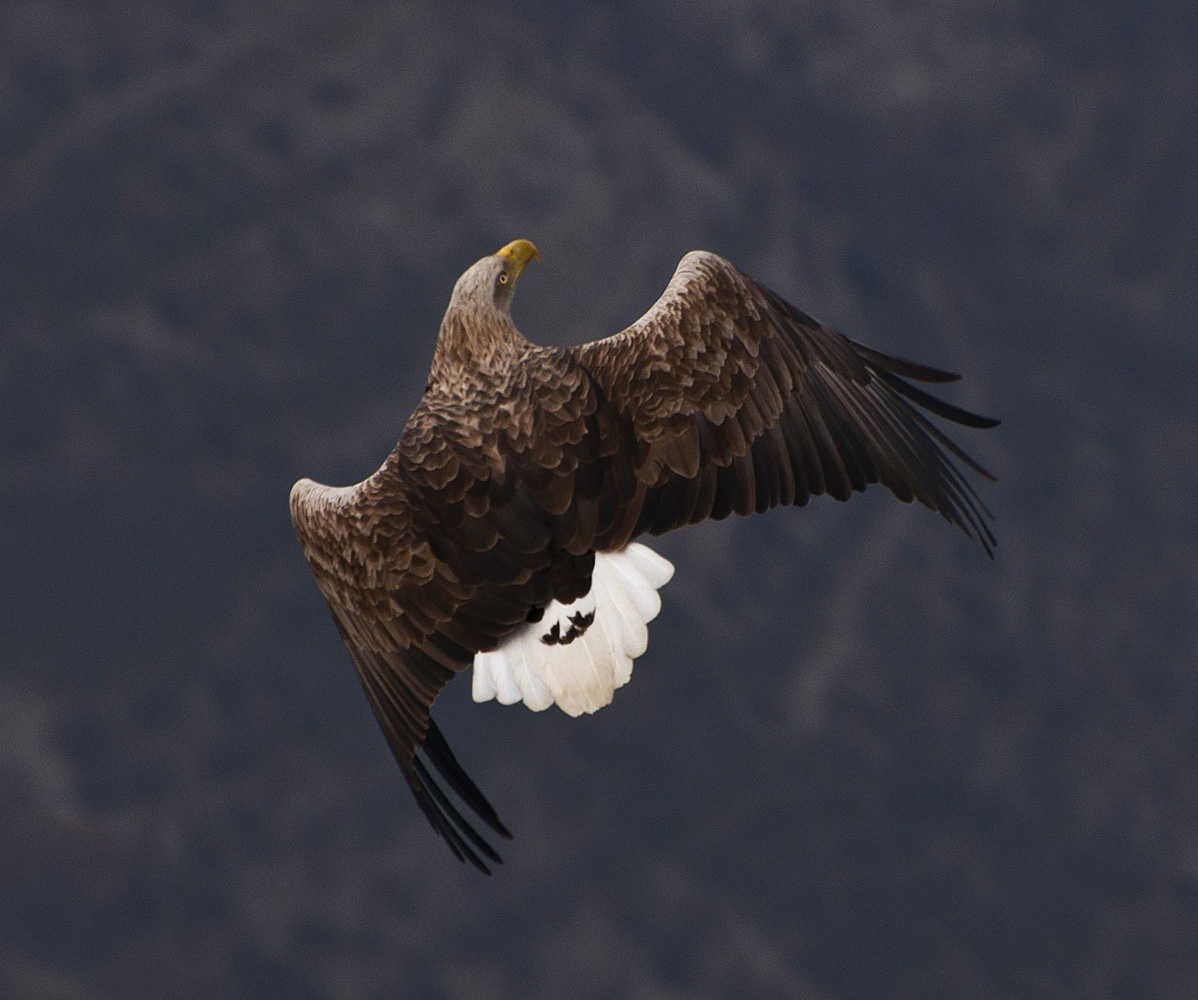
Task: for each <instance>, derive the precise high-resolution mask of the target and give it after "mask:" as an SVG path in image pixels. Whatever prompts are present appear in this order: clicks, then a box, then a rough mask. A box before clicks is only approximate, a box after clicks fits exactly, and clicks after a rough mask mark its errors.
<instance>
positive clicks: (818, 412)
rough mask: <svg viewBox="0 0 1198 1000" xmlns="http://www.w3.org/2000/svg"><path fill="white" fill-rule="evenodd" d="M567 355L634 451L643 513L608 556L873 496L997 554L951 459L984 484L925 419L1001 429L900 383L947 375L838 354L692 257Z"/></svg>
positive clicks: (841, 341)
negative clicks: (656, 538) (890, 498)
mask: <svg viewBox="0 0 1198 1000" xmlns="http://www.w3.org/2000/svg"><path fill="white" fill-rule="evenodd" d="M574 354H575V357H576V358H577V359H578V361H579V362H580V364H581V365H582V366H583V368H584V369H586V371H587V372H588V373H589V374H590V375H591V377H592V379H594V381H595V382H596V383H597V384H598V385H599V387H600V388H601V389H602V391H603V393H604V394H605V395H606V397H607V399H608V400H609V402H610V404H611V405H612V406H614V407H615V408H616V409H617V410H618V411H619V412H620V413H621V414H622V415H623V417H624V419H625V420H628V421H630V422H631V424H632V426H633V428H634V431H635V437H636V440H637V449H636V453H635V456H634V457H633V458H632V459H631V461H632V465H633V469H632V471H633V473H634V474H635V476H636V479H637V481H638V483H639V484H640V489H639V490H638V493H637V497H636V500H637V501H638V502H636V503H633V504H630V508H631V510H632V513H631V514H630V515H629V518H628V520H626V521H625V522H624V523H623V524H622V525H617V526H616V527H615V530H614V531H613V532H612V533H611V534H610V535H609V537H608V538H606V539H605V542H606V543H607V544H609V545H619V544H622V543H623V541H624V540H626V537H625V536H626V535H628V534H630V535H631V536H635V535H637V534H640V533H641V532H645V531H647V532H651V533H653V534H661V533H663V532H665V531H670V530H672V529H674V528H678V527H681V526H682V525H686V524H695V523H697V522H699V521H702V520H705V519H707V518H709V517H710V518H717V519H719V518H723V517H727V516H728V515H729V514H731V513H736V514H741V515H744V514H750V513H753V512H755V511H764V510H768V509H769V508H771V507H775V506H778V505H791V504H794V505H800V506H801V505H803V504H805V503H806V502H807V500H808V499H809V498H810V497H812V496H818V495H820V494H825V493H826V494H828V495H830V496H833V497H835V498H836V499H838V500H847V499H848V498H849V497H850V496H851V495H852V493H853V492H854V491H859V490H863V489H865V487H866V486H867V485H868V484H870V483H877V482H880V483H882V484H883V485H884V486H886V487H887V488H888V489H889V490H890V491H891V492H892V493H893V494H894V495H895V496H896V497H898V498H899V499H900V500H903V501H905V502H910V501H912V500H918V501H919V502H920V503H922V504H923V505H924V506H926V507H928V508H930V509H931V510H933V511H937V512H939V513H940V514H942V515H943V516H944V517H945V518H947V519H948V520H949V521H951V522H952V523H954V524H956V525H958V526H960V527H961V528H962V529H963V530H964V531H965V532H966V534H968V535H970V536H971V537H974V538H976V539H978V541H980V542H981V544H982V545H983V547H984V548H985V549H986V551H987V553H989V554H993V546H994V544H995V539H994V535H993V534H992V532H991V530H990V526H989V523H988V522H989V520H990V514H989V512H988V511H987V510H986V507H985V505H984V504H983V503H982V501H981V500H980V498H979V497H978V495H977V493H976V492H975V490H974V488H973V486H972V485H971V484H970V482H969V481H968V480H967V479H966V477H965V475H964V474H963V473H962V471H961V469H960V468H959V467H958V465H957V464H956V462H955V461H954V459H956V460H957V461H959V462H960V463H962V464H963V465H965V466H967V467H968V468H969V469H972V470H973V471H974V472H976V473H978V474H979V475H981V476H983V477H985V478H987V479H992V478H993V476H991V475H990V473H988V472H987V471H986V470H985V469H984V468H982V466H980V465H979V464H978V463H977V462H975V461H974V460H973V459H972V458H970V457H969V456H968V455H967V454H965V452H963V451H962V450H961V449H960V448H959V447H958V446H957V445H956V444H955V443H953V442H952V441H951V440H949V438H948V437H947V436H945V434H944V433H943V432H942V431H940V430H939V428H937V427H936V426H935V425H934V424H933V423H932V422H931V421H930V420H929V419H928V418H927V416H925V414H924V413H923V412H922V411H923V410H926V411H927V412H928V413H931V414H934V415H935V416H938V417H942V418H944V419H946V420H950V421H952V422H954V423H957V424H962V425H964V426H966V427H979V428H986V427H993V426H995V425H996V424H997V423H998V421H997V420H992V419H990V418H987V417H981V416H977V415H976V414H973V413H969V412H967V411H965V410H962V409H959V408H958V407H955V406H952V405H951V404H949V403H946V402H944V401H943V400H940V399H937V398H936V397H934V396H931V395H929V394H927V393H926V392H924V391H923V390H921V389H919V388H916V387H915V386H914V385H912V384H911V382H910V381H908V380H909V379H910V380H915V381H919V382H951V381H954V380H956V379H957V378H958V376H957V375H953V374H951V373H949V372H943V371H939V370H937V369H935V368H928V367H926V366H924V365H919V364H915V363H913V362H910V361H904V360H902V359H901V358H895V357H891V356H889V355H886V354H882V353H881V352H879V351H874V350H871V349H870V348H868V347H864V346H862V345H861V344H857V343H855V342H853V341H851V340H849V339H848V338H847V337H844V336H842V335H841V334H839V333H837V332H836V331H835V330H832V329H830V328H829V327H827V326H825V325H824V324H822V323H820V322H819V321H818V320H815V319H813V318H812V317H810V316H808V315H806V314H805V313H803V312H802V311H800V310H799V309H796V308H795V307H794V306H792V305H790V304H789V303H787V302H785V301H783V300H782V299H781V298H779V297H778V296H777V295H776V294H774V293H773V292H771V291H770V290H769V289H768V288H765V287H764V286H762V285H759V284H757V283H756V282H755V281H753V280H752V279H751V278H749V277H748V276H747V275H745V274H742V273H741V272H740V271H738V270H737V269H736V268H735V267H733V266H732V265H731V264H729V263H728V262H727V261H726V260H724V259H722V258H721V257H718V256H716V255H715V254H711V253H705V252H699V251H697V252H693V253H689V254H687V255H686V256H685V257H683V259H682V262H681V263H680V264H679V265H678V269H677V271H675V273H674V277H673V278H672V279H671V280H670V283H669V285H668V286H667V288H666V290H665V292H664V293H663V294H662V296H661V298H660V299H658V301H657V302H656V304H654V306H653V307H652V308H651V309H650V310H649V311H648V312H647V313H646V314H645V315H644V316H642V317H641V318H640V319H639V320H637V322H636V323H634V324H633V325H632V326H630V327H629V328H628V329H627V330H625V331H623V332H622V333H618V334H616V335H615V336H612V337H608V338H607V339H605V340H598V341H594V342H592V343H589V344H584V345H581V346H580V347H577V348H575V349H574Z"/></svg>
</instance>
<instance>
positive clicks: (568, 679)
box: [473, 542, 674, 716]
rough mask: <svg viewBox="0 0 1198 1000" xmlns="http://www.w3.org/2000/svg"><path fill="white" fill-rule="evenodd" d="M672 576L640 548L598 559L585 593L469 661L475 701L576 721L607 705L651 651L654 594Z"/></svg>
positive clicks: (657, 603)
mask: <svg viewBox="0 0 1198 1000" xmlns="http://www.w3.org/2000/svg"><path fill="white" fill-rule="evenodd" d="M673 575H674V567H673V564H671V563H670V562H669V560H667V559H664V558H662V557H661V556H659V555H658V554H657V553H656V552H654V551H653V550H652V549H650V548H648V547H647V546H645V545H641V544H640V543H639V542H632V543H631V544H629V545H628V546H627V547H626V548H624V549H622V550H620V551H619V552H598V553H596V554H595V569H594V571H593V572H592V574H591V589H590V592H589V593H587V594H586V595H585V596H584V597H581V598H579V599H578V600H577V601H575V602H574V603H573V604H568V605H564V604H559V603H558V602H557V601H553V602H551V603H550V604H549V605H548V607H546V608H545V612H544V614H543V616H542V617H541V619H540V620H539V621H537V622H527V623H525V624H524V625H522V626H520V628H518V629H517V630H516V631H515V632H513V633H512V634H511V635H510V636H508V637H507V638H506V639H505V640H504V641H503V642H502V643H501V644H500V645H499V647H498V648H497V649H494V650H492V651H491V652H489V653H478V654H477V655H476V656H475V657H474V686H473V696H474V700H475V701H489V700H490V699H491V698H495V699H497V700H498V701H499V702H500V704H503V705H511V704H514V703H515V702H517V701H523V702H524V704H526V705H527V706H528V707H529V708H531V709H532V710H533V711H534V712H540V711H542V710H544V709H546V708H548V707H549V706H550V705H553V704H557V705H558V706H559V707H560V708H561V709H562V711H564V712H566V713H567V714H569V715H574V716H577V715H581V714H583V713H584V712H588V713H589V712H595V711H598V710H599V709H600V708H602V707H603V706H604V705H607V704H610V703H611V700H612V696H613V694H614V692H615V690H616V688H618V687H622V686H623V685H624V684H627V683H628V681H629V679H630V678H631V677H632V661H633V660H635V659H636V658H637V657H638V656H640V655H641V654H642V653H643V652H644V651H645V650H646V649H647V648H648V645H649V628H648V625H649V622H651V621H652V620H653V619H654V618H656V617H657V614H658V612H659V611H661V597H660V596H659V595H658V593H657V591H658V589H659V588H661V587H664V586H665V585H666V583H668V582H669V580H670V578H671V577H672V576H673Z"/></svg>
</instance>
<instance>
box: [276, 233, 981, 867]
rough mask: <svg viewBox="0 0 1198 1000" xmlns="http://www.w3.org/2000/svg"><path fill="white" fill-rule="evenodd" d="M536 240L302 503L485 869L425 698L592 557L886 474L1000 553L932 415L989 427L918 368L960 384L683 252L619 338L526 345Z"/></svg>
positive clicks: (372, 653) (482, 292)
mask: <svg viewBox="0 0 1198 1000" xmlns="http://www.w3.org/2000/svg"><path fill="white" fill-rule="evenodd" d="M534 254H535V249H534V248H533V247H532V245H531V244H529V243H528V242H527V241H523V240H518V241H516V242H515V243H512V244H509V245H508V246H507V247H505V248H504V249H503V250H502V251H500V253H498V254H496V255H494V256H492V257H487V258H484V259H483V260H481V261H479V262H478V263H477V264H475V265H474V266H473V267H472V268H470V269H469V270H468V271H467V272H466V273H465V274H464V275H463V276H462V278H461V279H459V281H458V284H457V286H455V289H454V293H453V297H452V298H451V301H450V306H449V309H448V310H447V312H446V316H445V319H444V321H443V323H442V327H441V332H440V335H439V338H438V344H437V349H436V353H435V356H434V360H433V364H432V368H431V371H430V376H429V382H428V387H427V389H426V392H425V394H424V397H423V399H422V400H421V402H420V405H419V406H418V407H417V409H416V412H415V413H413V415H412V417H411V419H410V420H409V421H408V423H407V426H406V427H405V428H404V430H403V433H402V434H401V436H400V439H399V443H398V444H397V445H396V447H395V450H394V451H393V452H392V453H391V455H390V456H389V457H388V458H387V460H386V462H384V464H383V466H382V467H381V468H380V469H379V470H378V471H377V472H376V473H375V474H374V475H373V476H371V477H370V478H369V479H367V480H366V481H365V482H363V483H360V484H358V485H357V486H354V487H347V488H341V489H333V488H330V487H325V486H320V485H318V484H316V483H313V482H312V481H310V480H301V481H300V482H299V483H297V484H296V485H295V487H294V489H293V490H292V495H291V513H292V519H293V521H294V524H295V529H296V533H297V535H298V537H299V540H300V544H301V545H302V547H303V550H304V554H305V555H306V556H307V558H308V561H309V562H310V563H311V565H312V568H313V571H314V573H315V575H316V579H317V582H318V584H319V585H320V589H321V591H322V592H323V593H324V595H325V597H326V598H327V599H328V602H329V605H330V607H331V608H332V610H333V616H334V618H335V619H336V621H337V625H338V628H339V629H340V631H341V635H342V637H343V638H344V640H345V643H346V645H347V647H348V648H349V651H350V654H351V657H352V658H353V661H354V665H355V666H356V668H357V670H358V674H359V677H360V678H361V681H362V685H363V687H364V688H365V690H366V694H367V697H368V698H369V700H370V704H371V707H372V708H373V709H374V712H375V715H376V716H377V718H378V720H379V722H380V724H381V725H382V728H383V731H384V733H385V734H386V737H387V740H388V743H389V744H390V746H391V750H392V752H393V753H394V755H395V758H396V760H397V761H398V763H399V766H400V768H401V769H402V770H403V773H404V775H405V776H406V778H407V780H408V782H409V784H410V785H411V786H412V789H413V791H414V793H415V795H416V798H417V801H418V802H419V803H420V805H421V808H422V809H423V810H424V812H425V814H426V815H427V816H428V818H429V820H430V822H431V823H432V824H433V826H434V827H435V828H436V829H437V830H438V831H439V832H440V833H441V834H442V836H443V837H444V838H445V840H446V841H447V842H448V843H449V845H450V847H451V848H452V849H453V851H454V853H455V854H457V855H458V857H459V858H462V859H465V860H470V861H471V862H473V863H474V864H475V865H477V866H478V867H479V868H481V869H482V870H483V871H486V870H487V867H486V860H485V859H490V860H492V861H498V860H499V858H498V855H497V854H496V853H495V852H494V850H493V849H492V848H491V846H490V845H489V844H488V843H487V842H486V841H485V840H484V839H483V838H482V837H481V836H480V835H479V834H478V833H477V832H476V831H475V830H474V829H473V827H472V826H471V825H470V823H469V822H468V821H467V820H466V819H465V817H463V816H462V815H461V813H460V812H459V811H458V809H457V808H456V807H455V806H454V804H453V803H452V801H451V800H450V798H449V797H448V795H446V794H445V792H444V791H443V790H442V789H441V788H440V787H439V786H438V785H437V783H436V782H435V780H434V779H433V777H432V775H431V774H430V772H429V771H428V769H427V768H426V767H425V765H424V763H423V762H422V761H421V759H420V757H419V756H417V751H418V750H422V751H423V752H424V754H425V755H426V756H427V758H428V759H429V760H430V761H431V762H432V764H433V765H434V767H435V768H436V769H437V771H438V772H439V773H440V774H441V776H442V777H443V778H444V779H445V781H446V782H447V783H448V784H449V786H450V787H451V788H452V789H453V790H454V791H455V792H457V793H458V795H459V796H460V797H461V799H462V801H464V802H465V803H466V804H467V805H468V806H470V808H471V809H473V810H474V811H475V813H477V815H478V816H479V817H480V818H481V819H482V820H483V821H484V822H485V823H486V824H487V825H489V826H490V827H491V828H492V829H494V830H495V831H497V832H498V833H500V834H502V835H503V836H510V834H508V832H507V830H506V829H505V828H504V827H503V825H502V824H501V823H500V821H499V819H498V817H497V816H496V814H495V812H494V810H493V809H492V808H491V806H490V805H489V804H488V803H487V801H486V799H485V798H484V797H483V795H482V794H481V792H479V790H478V789H477V787H476V786H475V785H474V783H473V782H472V781H471V780H470V778H469V777H467V775H466V773H465V772H464V770H463V769H462V768H461V766H460V765H459V764H458V762H457V761H456V760H455V759H454V757H453V754H452V753H451V752H450V750H449V747H448V745H447V744H446V743H445V740H444V738H443V737H442V736H441V734H440V732H439V730H438V729H437V727H436V725H435V724H434V723H433V722H432V720H431V718H430V715H429V711H430V708H431V706H432V703H433V701H434V699H435V698H436V696H437V694H438V692H439V691H440V690H441V688H442V687H443V686H444V684H445V683H446V682H447V681H448V680H449V679H450V678H451V677H453V676H454V674H456V673H458V672H459V671H461V670H462V669H464V668H465V667H467V666H469V665H470V664H471V662H472V661H473V658H474V656H475V654H476V653H479V652H480V651H488V650H492V649H494V648H495V647H496V646H497V645H498V644H499V643H500V642H501V641H502V640H504V638H505V637H506V636H508V635H509V634H510V633H512V632H513V630H515V629H516V628H518V627H519V626H520V625H521V624H522V623H523V622H525V621H528V620H535V619H536V618H537V616H538V615H539V614H540V612H541V610H542V609H543V608H545V606H546V605H547V604H548V603H549V602H550V601H551V600H557V601H559V602H562V603H568V602H570V601H572V600H574V599H575V598H578V597H581V596H582V595H584V594H586V593H587V591H588V590H589V588H590V586H591V573H592V569H593V567H594V562H595V553H596V552H608V551H616V550H620V549H622V548H623V547H624V546H625V545H627V544H628V543H629V541H630V540H632V539H634V538H636V537H637V536H639V535H642V534H645V533H649V534H661V533H662V532H665V531H669V530H671V529H673V528H677V527H681V526H682V525H686V524H694V523H697V522H699V521H702V520H705V519H707V518H717V519H718V518H723V517H726V516H728V515H729V514H732V513H735V514H741V515H745V514H750V513H753V512H758V511H765V510H768V509H770V508H772V507H775V506H779V505H800V506H801V505H803V504H805V503H806V502H807V501H808V499H809V498H810V497H812V496H818V495H821V494H825V493H826V494H828V495H831V496H833V497H836V498H837V499H839V500H847V499H848V498H849V497H850V496H851V495H852V493H853V492H854V491H859V490H863V489H864V488H865V487H866V485H868V484H869V483H875V482H880V483H882V484H883V485H885V486H886V487H887V488H888V489H890V490H891V492H893V493H894V495H895V496H897V497H898V498H899V499H901V500H904V501H910V500H918V501H919V502H920V503H922V504H923V505H925V506H926V507H928V508H930V509H931V510H933V511H937V512H939V513H941V514H942V515H943V516H944V517H946V518H947V519H948V520H950V521H952V522H953V523H955V524H957V525H959V526H960V527H961V528H962V529H963V530H964V531H965V532H966V533H967V534H969V535H971V536H973V537H975V538H977V539H978V540H979V541H980V542H981V543H982V545H983V546H984V547H985V548H986V550H987V552H989V551H991V548H992V546H993V544H994V538H993V535H992V534H991V532H990V529H989V527H988V524H987V518H988V514H987V512H986V510H985V508H984V506H983V505H982V504H981V502H980V500H979V499H978V498H977V495H976V493H975V492H974V490H973V488H972V486H971V485H970V484H969V483H968V482H967V480H966V479H965V477H964V476H963V474H962V473H961V471H960V470H959V469H958V467H957V466H956V465H955V464H954V462H953V458H956V459H958V460H959V461H960V462H962V463H963V464H964V465H966V466H968V467H969V468H971V469H973V470H974V471H975V472H977V473H979V474H981V475H983V476H988V473H986V472H985V470H984V469H982V468H981V467H980V466H979V465H978V464H977V463H976V462H974V461H973V460H972V459H970V458H969V457H968V456H967V455H965V454H964V453H963V452H962V451H961V450H960V449H959V448H958V447H957V446H956V445H955V444H953V443H952V442H951V441H949V440H948V439H947V438H946V437H945V436H944V435H943V434H942V433H941V432H940V431H939V430H938V429H937V428H936V427H935V426H934V425H932V424H931V423H930V422H929V420H928V419H927V418H926V417H925V416H924V415H923V413H921V412H920V408H923V409H925V410H927V411H929V412H930V413H933V414H935V415H937V416H940V417H943V418H945V419H947V420H951V421H954V422H956V423H959V424H964V425H966V426H971V427H991V426H993V425H994V424H996V423H997V421H994V420H989V419H987V418H983V417H978V416H976V415H974V414H971V413H967V412H965V411H963V410H960V409H958V408H956V407H954V406H951V405H949V404H947V403H944V402H943V401H941V400H938V399H935V398H934V397H931V396H928V395H927V394H925V393H924V392H922V391H921V390H919V389H917V388H915V387H914V386H912V385H910V383H909V382H908V381H906V380H907V379H914V380H917V381H923V382H947V381H951V380H953V379H955V378H956V376H954V375H951V374H948V373H946V372H941V371H938V370H936V369H933V368H927V367H925V366H922V365H917V364H914V363H912V362H908V361H903V360H901V359H897V358H893V357H889V356H887V355H884V354H881V353H879V352H876V351H872V350H870V349H869V348H866V347H863V346H861V345H859V344H856V343H854V342H852V341H850V340H848V339H847V338H845V337H843V336H841V335H840V334H838V333H836V332H835V331H833V330H831V329H829V328H828V327H826V326H824V325H822V324H821V323H819V322H817V321H816V320H814V319H812V318H811V317H809V316H807V315H805V314H804V313H802V312H800V311H799V310H797V309H795V308H794V307H792V306H790V305H789V304H787V303H786V302H784V301H783V300H781V299H780V298H778V296H776V295H775V294H774V293H772V292H770V291H769V290H768V289H765V288H764V287H762V286H760V285H758V284H756V283H755V282H754V281H753V280H752V279H750V278H748V277H747V276H745V275H744V274H742V273H741V272H740V271H738V270H736V268H734V267H733V266H732V265H731V264H729V263H728V262H727V261H724V260H722V259H721V258H719V257H717V256H715V255H714V254H709V253H701V252H697V253H691V254H688V255H687V256H686V257H684V258H683V260H682V262H681V263H680V265H679V267H678V270H677V272H676V273H675V275H674V277H673V279H672V280H671V282H670V284H669V286H668V287H667V289H666V291H665V292H664V293H663V295H662V297H661V298H660V299H659V300H658V302H657V303H656V304H655V305H654V306H653V308H651V309H650V310H649V312H647V313H646V314H645V316H643V317H642V318H641V319H640V320H638V321H637V322H636V323H635V324H633V326H631V327H629V328H628V329H627V330H625V331H624V332H623V333H620V334H617V335H615V336H613V337H609V338H607V339H606V340H600V341H595V342H592V343H589V344H584V345H582V346H580V347H576V348H568V349H563V348H553V347H540V346H537V345H534V344H531V343H529V342H528V341H527V340H525V339H524V338H523V337H522V336H521V335H520V334H519V332H518V331H517V330H516V328H515V326H514V324H513V323H512V320H511V314H510V303H511V294H512V290H513V289H514V286H515V283H516V279H517V277H518V276H519V273H520V271H521V270H522V269H523V267H524V265H525V264H526V263H527V261H528V259H529V258H530V257H531V256H533V255H534Z"/></svg>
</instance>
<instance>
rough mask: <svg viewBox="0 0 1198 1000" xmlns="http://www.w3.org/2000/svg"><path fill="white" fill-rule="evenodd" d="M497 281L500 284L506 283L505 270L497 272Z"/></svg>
mask: <svg viewBox="0 0 1198 1000" xmlns="http://www.w3.org/2000/svg"><path fill="white" fill-rule="evenodd" d="M499 283H500V284H501V285H506V284H507V271H500V272H499Z"/></svg>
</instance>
